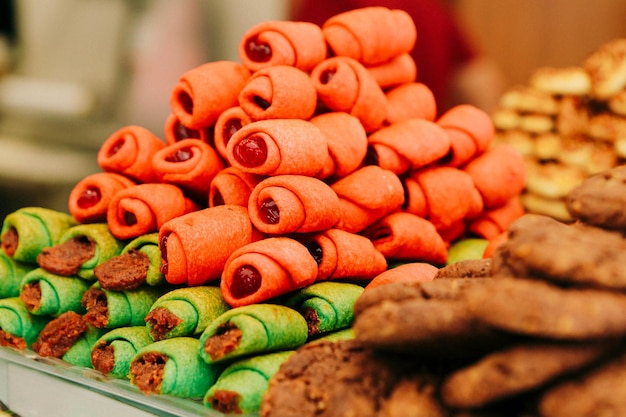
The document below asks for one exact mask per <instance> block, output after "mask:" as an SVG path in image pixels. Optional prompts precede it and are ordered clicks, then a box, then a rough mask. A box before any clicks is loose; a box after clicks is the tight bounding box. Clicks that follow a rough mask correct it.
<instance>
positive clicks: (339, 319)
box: [285, 281, 363, 337]
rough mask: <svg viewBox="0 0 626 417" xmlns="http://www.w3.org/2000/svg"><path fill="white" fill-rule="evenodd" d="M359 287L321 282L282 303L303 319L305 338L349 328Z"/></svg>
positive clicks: (360, 289) (360, 290) (361, 290)
mask: <svg viewBox="0 0 626 417" xmlns="http://www.w3.org/2000/svg"><path fill="white" fill-rule="evenodd" d="M362 293H363V287H361V286H359V285H356V284H350V283H346V282H334V281H322V282H316V283H314V284H312V285H309V286H307V287H304V288H302V289H301V290H299V291H296V292H295V293H293V294H292V295H291V296H290V297H289V298H287V299H286V300H285V305H286V306H289V307H291V308H293V309H295V310H297V311H298V312H300V314H302V316H304V318H305V319H306V321H307V323H308V325H309V337H313V336H315V335H318V334H323V333H328V332H333V331H336V330H339V329H344V328H346V327H350V325H351V324H352V322H353V321H354V303H355V302H356V300H357V298H359V296H360V295H361V294H362Z"/></svg>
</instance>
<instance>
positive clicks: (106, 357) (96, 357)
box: [91, 342, 115, 375]
mask: <svg viewBox="0 0 626 417" xmlns="http://www.w3.org/2000/svg"><path fill="white" fill-rule="evenodd" d="M91 364H92V365H93V369H95V370H97V371H100V372H102V373H103V374H105V375H107V374H108V373H110V372H111V371H112V370H113V367H114V366H115V350H114V349H113V347H112V346H111V345H109V344H107V343H106V342H100V343H99V344H98V345H97V346H94V348H93V350H92V351H91Z"/></svg>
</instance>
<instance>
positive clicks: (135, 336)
mask: <svg viewBox="0 0 626 417" xmlns="http://www.w3.org/2000/svg"><path fill="white" fill-rule="evenodd" d="M153 342H154V340H152V338H151V337H150V333H149V332H148V329H147V328H146V326H128V327H118V328H116V329H112V330H109V331H107V332H106V333H104V334H103V335H102V336H100V338H99V339H98V340H97V341H96V342H95V343H94V344H93V346H92V348H91V357H90V359H91V366H92V367H93V368H94V369H95V370H97V371H100V372H102V373H103V374H104V375H106V376H110V377H113V378H120V379H126V378H128V375H129V372H130V361H131V360H132V359H133V357H134V356H135V355H136V354H137V351H139V349H142V348H143V347H145V346H148V345H149V344H151V343H153Z"/></svg>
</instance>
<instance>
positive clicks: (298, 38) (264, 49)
mask: <svg viewBox="0 0 626 417" xmlns="http://www.w3.org/2000/svg"><path fill="white" fill-rule="evenodd" d="M238 52H239V59H240V60H241V62H242V63H243V64H244V65H245V66H246V67H247V68H249V69H250V70H251V71H259V70H261V69H263V68H266V67H271V66H274V65H290V66H293V67H296V68H298V69H301V70H303V71H310V70H311V69H312V68H313V67H314V66H315V65H317V64H318V63H319V62H320V61H322V60H323V59H324V58H326V55H327V47H326V42H325V39H324V35H323V33H322V30H321V28H320V27H319V26H318V25H316V24H314V23H309V22H292V21H276V20H270V21H267V22H262V23H258V24H256V25H254V26H252V27H251V28H250V29H248V30H247V31H246V32H245V33H244V34H243V36H242V38H241V40H240V42H239V47H238Z"/></svg>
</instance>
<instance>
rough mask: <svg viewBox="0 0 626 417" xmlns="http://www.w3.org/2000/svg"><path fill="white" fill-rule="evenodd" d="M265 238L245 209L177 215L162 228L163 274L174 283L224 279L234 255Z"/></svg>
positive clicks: (220, 208) (219, 208) (223, 208)
mask: <svg viewBox="0 0 626 417" xmlns="http://www.w3.org/2000/svg"><path fill="white" fill-rule="evenodd" d="M262 237H263V236H262V235H261V233H260V232H259V231H258V230H256V229H255V228H254V227H253V226H252V223H251V222H250V218H249V217H248V210H247V209H246V208H245V207H241V206H233V205H223V206H216V207H210V208H206V209H202V210H197V211H193V212H190V213H188V214H185V215H183V216H178V217H176V218H174V219H172V220H170V221H168V222H166V223H165V224H164V225H163V226H161V228H160V229H159V248H160V250H161V258H162V262H161V272H162V273H163V274H164V275H165V279H166V280H167V281H168V282H169V283H171V284H187V285H190V286H196V285H203V284H206V283H207V282H210V281H213V280H216V279H218V278H219V277H220V276H221V274H222V270H223V269H224V265H225V264H226V260H227V259H228V257H229V256H230V255H231V253H233V252H234V251H235V250H236V249H239V248H240V247H242V246H244V245H246V244H248V243H250V242H253V241H256V240H259V239H261V238H262Z"/></svg>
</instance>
